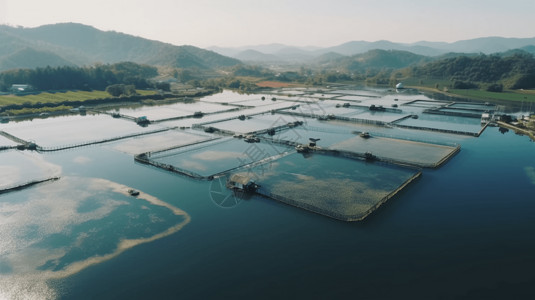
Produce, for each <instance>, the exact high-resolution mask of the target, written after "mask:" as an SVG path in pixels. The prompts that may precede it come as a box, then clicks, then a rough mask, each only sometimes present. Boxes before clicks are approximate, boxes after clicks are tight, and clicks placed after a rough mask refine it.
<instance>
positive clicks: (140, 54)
mask: <svg viewBox="0 0 535 300" xmlns="http://www.w3.org/2000/svg"><path fill="white" fill-rule="evenodd" d="M51 54H53V55H51ZM122 61H132V62H135V63H139V64H149V65H156V66H171V67H175V68H197V69H200V70H209V69H214V68H221V67H228V66H234V65H237V64H240V63H241V62H240V61H239V60H237V59H234V58H230V57H226V56H223V55H220V54H217V53H215V52H213V51H209V50H204V49H201V48H197V47H193V46H174V45H171V44H167V43H162V42H158V41H152V40H148V39H144V38H140V37H136V36H132V35H127V34H123V33H118V32H113V31H106V32H105V31H101V30H98V29H96V28H94V27H91V26H86V25H82V24H76V23H64V24H54V25H45V26H40V27H37V28H21V27H10V26H6V25H0V71H2V70H8V69H12V68H35V67H44V66H64V65H78V66H84V65H92V64H95V63H117V62H122Z"/></svg>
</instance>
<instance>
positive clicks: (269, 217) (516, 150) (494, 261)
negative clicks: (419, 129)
mask: <svg viewBox="0 0 535 300" xmlns="http://www.w3.org/2000/svg"><path fill="white" fill-rule="evenodd" d="M534 150H535V144H534V143H533V142H530V141H529V139H528V138H526V137H521V136H517V135H515V134H513V133H510V132H509V133H506V134H501V133H500V132H499V131H498V129H496V128H489V129H488V130H487V131H486V132H485V133H484V134H483V135H482V136H481V137H480V138H478V139H472V140H467V141H465V142H464V144H463V149H462V150H461V152H460V153H459V154H458V155H457V156H456V157H454V158H453V159H452V160H451V161H450V162H448V163H447V164H446V165H445V166H444V167H442V168H440V169H438V170H425V171H424V175H423V177H422V178H421V179H420V180H419V181H418V182H417V183H416V184H414V185H412V186H410V187H409V188H408V189H407V190H405V191H404V192H402V193H401V194H399V195H398V196H397V197H395V198H394V199H392V200H391V201H390V202H389V203H387V205H385V206H384V207H382V208H381V209H379V210H378V211H377V212H376V213H375V214H373V215H372V216H370V217H369V218H368V219H366V220H365V221H364V222H362V223H344V222H338V221H334V220H331V219H328V218H326V217H322V216H318V215H314V214H311V213H308V212H305V211H301V210H299V209H296V208H293V207H289V206H285V205H282V204H279V203H275V202H273V201H271V200H267V199H262V198H253V199H249V200H245V201H242V202H241V203H240V204H239V205H237V206H236V207H234V208H232V209H222V208H220V207H218V206H216V205H214V203H212V201H211V200H210V196H209V189H210V186H209V183H206V182H199V181H193V180H189V179H187V178H184V177H180V176H170V175H168V174H167V173H163V172H161V171H158V170H156V169H152V168H148V167H145V166H140V165H137V164H135V163H134V162H133V161H132V159H131V158H130V157H126V156H124V155H122V154H119V153H115V152H109V151H108V150H106V149H101V148H91V149H83V150H81V152H83V154H84V155H87V156H88V157H90V158H92V159H94V163H92V164H91V166H90V167H89V168H86V169H84V170H83V171H82V170H80V169H79V168H78V167H77V166H69V164H68V163H66V162H68V161H69V157H68V156H67V155H65V153H62V154H59V153H58V154H54V155H51V157H50V159H51V160H54V161H57V162H58V163H64V164H65V163H66V165H67V166H66V167H65V170H64V171H65V172H73V173H80V172H83V173H89V174H88V175H97V174H100V175H102V169H105V170H107V172H105V174H106V177H107V178H108V179H110V180H113V181H117V182H122V183H129V184H130V185H134V186H136V187H139V188H140V189H143V190H145V191H147V192H150V193H152V194H154V195H155V196H157V197H159V198H161V199H164V200H165V201H168V202H170V203H171V204H173V205H175V206H177V207H180V208H181V209H183V210H185V211H187V212H188V213H189V214H190V215H191V218H192V220H191V223H190V224H188V225H187V226H186V227H185V228H184V229H183V230H181V231H180V232H178V233H176V234H174V235H172V236H169V237H166V238H163V239H160V240H157V241H155V242H153V243H149V244H144V245H141V246H138V247H135V248H133V249H131V250H129V251H127V252H125V253H124V254H122V255H121V256H119V257H117V258H116V259H113V260H111V261H108V262H105V263H102V264H99V265H96V266H93V267H91V268H88V269H86V270H84V271H82V272H80V273H78V274H76V275H74V276H71V277H69V278H67V279H64V280H59V281H55V282H53V286H54V287H55V288H56V289H57V290H58V293H59V296H60V297H59V298H62V299H80V298H108V299H111V298H138V299H139V298H158V297H159V298H229V297H233V298H274V297H279V298H280V297H282V298H327V297H329V298H330V297H356V296H357V295H358V296H359V297H358V298H362V299H384V298H420V299H433V298H439V299H440V298H442V299H448V298H466V299H474V298H483V297H484V298H487V299H488V298H501V299H503V298H504V297H506V298H509V297H512V296H514V297H517V298H525V299H527V298H530V297H531V296H533V289H532V286H533V284H535V275H534V274H533V272H532V271H533V268H534V267H535V240H534V239H533V232H534V230H535V219H534V218H533V216H534V214H535V201H534V200H533V197H532V195H533V192H534V191H535V175H534V174H535V171H534V169H535V161H534V160H533V153H534ZM68 154H69V155H70V156H76V155H79V154H78V152H74V151H73V152H69V153H68ZM110 165H113V166H114V167H113V168H112V167H110Z"/></svg>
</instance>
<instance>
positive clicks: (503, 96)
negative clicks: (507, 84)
mask: <svg viewBox="0 0 535 300" xmlns="http://www.w3.org/2000/svg"><path fill="white" fill-rule="evenodd" d="M448 93H450V94H455V95H460V96H463V97H466V98H471V99H477V100H483V101H492V100H507V101H517V102H521V101H526V102H535V91H533V90H526V91H522V90H519V91H516V90H515V91H513V90H507V91H503V92H501V93H493V92H487V91H482V90H449V91H448Z"/></svg>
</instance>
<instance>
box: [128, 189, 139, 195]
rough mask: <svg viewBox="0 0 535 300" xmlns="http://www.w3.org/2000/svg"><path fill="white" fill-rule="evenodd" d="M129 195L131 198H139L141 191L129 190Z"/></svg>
mask: <svg viewBox="0 0 535 300" xmlns="http://www.w3.org/2000/svg"><path fill="white" fill-rule="evenodd" d="M128 194H130V196H134V197H135V196H138V195H139V191H137V190H134V189H128Z"/></svg>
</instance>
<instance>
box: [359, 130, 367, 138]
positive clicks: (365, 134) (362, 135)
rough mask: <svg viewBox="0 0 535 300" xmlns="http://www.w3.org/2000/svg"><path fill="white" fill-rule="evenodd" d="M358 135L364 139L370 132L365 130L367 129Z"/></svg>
mask: <svg viewBox="0 0 535 300" xmlns="http://www.w3.org/2000/svg"><path fill="white" fill-rule="evenodd" d="M359 135H360V137H361V138H365V139H367V138H369V137H370V133H369V132H367V131H363V132H361V133H360V134H359Z"/></svg>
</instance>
